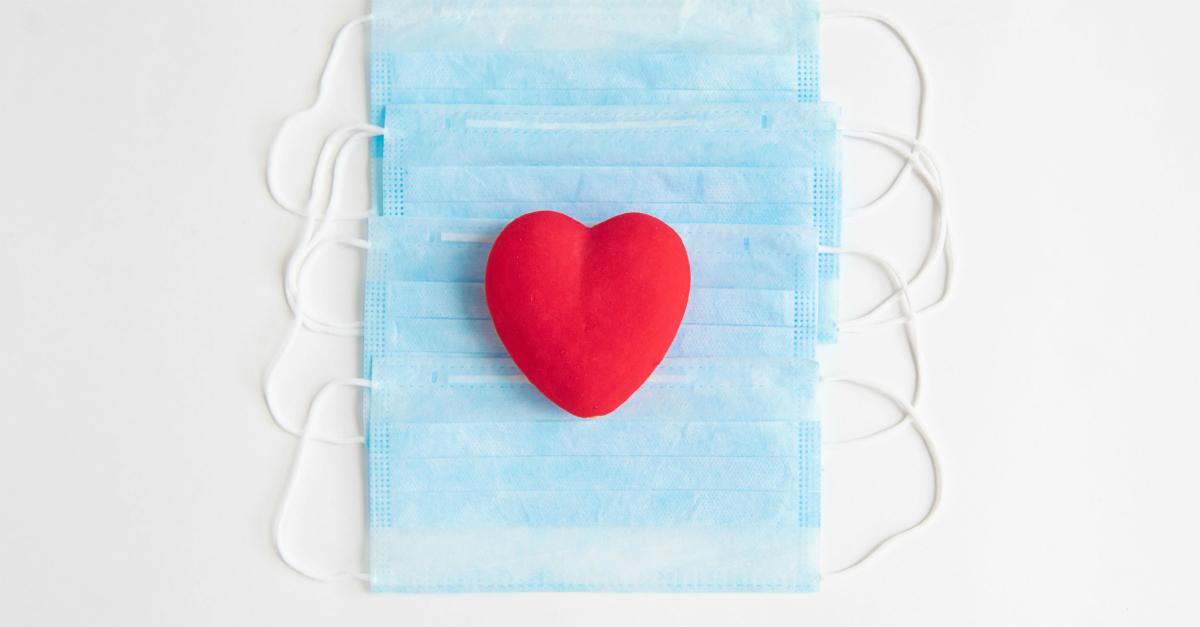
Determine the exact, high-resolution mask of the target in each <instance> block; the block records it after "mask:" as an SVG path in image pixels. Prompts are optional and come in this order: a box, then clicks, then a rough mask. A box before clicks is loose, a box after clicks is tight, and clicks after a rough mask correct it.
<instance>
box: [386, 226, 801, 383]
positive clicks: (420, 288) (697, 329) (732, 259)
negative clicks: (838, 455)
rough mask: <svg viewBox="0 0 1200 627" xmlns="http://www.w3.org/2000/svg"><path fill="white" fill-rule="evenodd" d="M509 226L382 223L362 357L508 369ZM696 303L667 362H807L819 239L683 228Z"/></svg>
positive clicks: (764, 230)
mask: <svg viewBox="0 0 1200 627" xmlns="http://www.w3.org/2000/svg"><path fill="white" fill-rule="evenodd" d="M505 224H506V222H505V221H501V220H470V219H454V218H408V217H383V218H374V219H372V221H371V223H370V227H369V229H370V232H371V248H370V252H369V255H368V262H367V284H366V291H365V293H366V298H365V317H364V320H365V323H364V341H363V347H364V350H363V357H364V369H365V371H366V372H371V371H372V369H371V364H372V362H373V361H374V360H377V359H380V358H386V357H393V356H398V355H403V354H407V353H450V354H456V355H473V356H490V357H504V356H507V353H506V352H505V350H504V346H503V345H502V344H501V343H500V338H499V337H498V336H497V335H496V331H495V329H494V327H493V326H492V322H491V319H490V316H489V315H488V309H487V303H486V301H485V298H484V290H483V280H484V270H485V268H486V265H487V257H488V253H489V251H490V249H491V243H492V242H493V241H494V240H495V238H496V236H497V235H498V234H499V233H500V231H501V230H502V229H503V228H504V226H505ZM673 228H674V229H675V231H676V232H677V233H678V234H679V236H680V238H681V239H682V240H683V243H684V246H685V247H686V248H687V250H688V258H689V262H690V264H691V267H692V277H693V278H692V291H691V295H690V297H689V299H688V308H687V312H686V313H685V315H684V318H683V324H682V325H681V326H680V328H679V330H678V332H677V333H676V336H675V341H674V342H673V343H672V345H671V348H670V350H669V351H668V353H667V356H668V357H801V358H807V359H811V358H812V357H813V353H814V349H815V345H816V308H817V291H816V284H817V251H816V248H817V246H816V234H815V232H814V231H813V229H812V228H811V227H795V226H793V227H780V226H770V227H763V226H747V225H719V224H707V225H705V224H679V225H674V227H673Z"/></svg>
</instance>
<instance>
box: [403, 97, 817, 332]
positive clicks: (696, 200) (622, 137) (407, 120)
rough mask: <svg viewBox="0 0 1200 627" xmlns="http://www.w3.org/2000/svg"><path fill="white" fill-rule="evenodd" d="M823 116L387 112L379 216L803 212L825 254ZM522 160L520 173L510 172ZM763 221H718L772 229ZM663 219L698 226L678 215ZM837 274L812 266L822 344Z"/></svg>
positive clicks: (710, 109) (722, 110)
mask: <svg viewBox="0 0 1200 627" xmlns="http://www.w3.org/2000/svg"><path fill="white" fill-rule="evenodd" d="M835 115H836V109H833V108H830V107H827V106H817V105H722V106H690V107H582V108H580V107H504V108H501V109H499V110H497V109H496V108H494V107H471V106H457V107H444V106H436V107H419V106H411V107H410V106H400V107H389V109H388V133H387V136H386V141H385V150H384V157H383V159H382V164H381V166H380V167H381V170H382V179H383V189H382V207H381V209H382V213H383V214H384V215H402V214H404V213H406V206H407V203H409V202H413V203H419V204H420V203H429V204H436V205H439V206H445V205H448V204H453V203H461V205H462V206H460V207H459V210H458V211H456V212H455V213H454V214H453V215H464V216H470V217H484V216H486V217H491V215H490V214H488V213H472V212H471V210H472V209H473V208H474V207H476V206H478V207H480V208H481V209H482V210H483V211H488V210H491V209H492V207H491V205H492V204H493V203H510V204H512V203H519V202H536V203H552V202H583V203H652V202H662V203H671V204H676V205H680V204H692V205H695V204H706V203H720V204H740V206H742V207H745V208H747V209H755V207H754V206H755V205H760V204H808V203H812V205H813V222H812V224H813V225H814V226H816V227H817V228H818V229H819V230H820V242H821V244H822V245H827V246H828V245H836V243H837V242H839V241H840V225H841V180H840V166H839V164H840V138H839V136H838V133H837V131H836V130H833V126H832V125H833V121H832V120H833V119H834V116H835ZM522 163H526V164H529V165H512V164H522ZM500 164H506V165H500ZM568 213H570V212H568ZM648 213H651V214H652V215H656V214H655V212H653V211H650V212H648ZM705 213H709V212H705ZM764 213H766V212H765V211H752V212H747V213H743V214H741V215H738V216H736V218H733V219H731V220H729V221H731V222H744V223H767V224H777V223H779V222H780V220H779V219H777V218H774V217H770V218H764V217H762V216H763V214H764ZM605 217H611V216H605ZM699 217H702V216H697V218H699ZM664 219H668V220H671V221H672V222H696V221H700V220H698V219H693V217H691V216H687V215H681V214H674V215H671V216H667V217H666V218H664ZM838 268H839V266H838V262H837V259H836V257H835V256H832V255H824V256H822V258H821V264H820V268H819V277H820V281H821V285H820V288H819V289H820V291H821V295H822V297H823V298H822V299H821V301H820V315H819V329H818V333H819V339H820V340H821V341H822V343H830V342H833V341H835V340H836V330H835V327H834V324H835V320H836V318H837V302H838Z"/></svg>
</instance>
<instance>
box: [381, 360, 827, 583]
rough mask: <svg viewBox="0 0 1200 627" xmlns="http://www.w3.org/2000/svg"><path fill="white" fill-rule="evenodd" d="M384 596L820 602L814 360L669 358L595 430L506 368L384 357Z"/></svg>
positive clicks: (506, 364) (594, 423) (498, 363)
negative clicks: (613, 594) (671, 596)
mask: <svg viewBox="0 0 1200 627" xmlns="http://www.w3.org/2000/svg"><path fill="white" fill-rule="evenodd" d="M372 379H373V380H374V381H375V384H374V388H373V389H372V391H371V403H370V415H369V420H368V427H367V449H368V466H369V498H370V527H371V539H370V563H371V576H370V578H371V586H372V590H374V591H377V592H382V591H394V592H501V591H630V592H634V591H641V592H668V591H678V592H703V591H726V592H730V591H759V592H768V591H772V592H808V591H815V590H816V589H817V588H818V586H819V582H820V574H819V568H818V564H819V536H820V450H821V449H820V441H821V436H820V423H819V419H818V417H817V416H818V413H817V411H816V406H815V399H814V396H815V388H816V382H817V365H816V364H815V363H814V362H811V361H805V360H795V359H747V360H738V359H666V360H664V361H663V363H662V364H661V365H660V366H659V368H658V369H657V370H656V371H655V373H654V374H653V375H652V376H651V378H650V380H649V381H647V383H646V384H645V385H643V386H642V388H641V389H640V390H638V392H637V393H635V394H634V395H633V396H632V397H631V398H630V400H629V401H627V402H626V403H625V405H623V406H622V407H621V408H620V409H618V410H617V411H616V412H614V413H613V414H611V415H609V416H606V417H605V418H603V419H597V420H581V419H578V418H574V417H572V416H569V415H568V414H566V413H565V412H563V411H562V410H560V409H559V408H557V407H556V406H554V405H553V404H552V403H550V402H549V401H548V400H546V399H545V398H544V397H543V396H541V394H539V393H538V392H537V390H536V389H534V388H533V386H531V385H529V384H528V382H526V381H525V380H524V378H523V377H522V376H521V373H520V371H519V370H518V369H517V368H516V366H514V365H513V364H512V362H511V361H510V360H507V359H478V358H457V357H445V356H408V357H404V358H394V359H392V358H389V359H384V360H379V361H378V362H377V363H376V365H375V372H374V373H373V376H372Z"/></svg>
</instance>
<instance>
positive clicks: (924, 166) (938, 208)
mask: <svg viewBox="0 0 1200 627" xmlns="http://www.w3.org/2000/svg"><path fill="white" fill-rule="evenodd" d="M843 134H844V135H845V136H847V137H859V138H862V139H866V140H868V141H871V142H874V143H877V144H879V145H881V146H883V147H885V148H887V149H889V150H892V151H893V152H895V153H896V154H897V155H900V156H901V158H904V159H906V160H908V161H909V162H910V163H911V165H912V166H913V171H914V172H916V173H917V176H918V177H919V178H920V179H921V181H922V182H923V183H924V184H925V186H926V187H927V188H928V189H929V193H930V195H931V196H932V197H933V203H934V214H935V216H936V229H937V232H936V234H935V236H934V238H933V241H932V242H931V244H930V247H929V251H928V253H927V254H926V256H925V260H924V261H923V262H922V264H921V267H920V268H919V269H918V270H917V272H916V274H915V275H914V276H913V278H912V279H910V280H909V284H910V285H912V284H914V283H916V282H917V281H919V280H920V279H921V278H922V277H923V276H925V272H926V271H927V270H928V269H929V268H930V267H931V265H932V262H933V260H934V259H936V258H937V253H938V252H939V251H941V252H942V253H943V256H944V258H945V261H946V276H945V281H944V284H943V286H942V293H941V295H940V296H939V297H938V299H937V300H936V301H934V302H933V303H932V304H930V305H927V306H926V307H923V308H922V309H921V310H920V311H919V312H918V313H920V312H926V311H930V310H932V309H933V308H935V307H937V306H939V305H941V304H942V303H943V302H945V301H946V300H947V299H948V298H949V296H950V294H951V293H952V291H953V285H954V283H953V279H954V254H953V252H952V249H951V246H950V218H949V211H948V207H947V204H946V201H945V191H944V189H943V187H942V182H941V173H940V170H939V168H938V166H937V162H936V161H935V160H934V158H933V156H932V155H931V154H930V153H929V150H928V148H927V147H925V146H924V144H921V143H920V142H919V141H917V140H915V139H913V138H909V137H905V136H903V135H900V134H898V133H894V132H892V131H887V130H874V129H872V130H859V129H844V130H843ZM906 145H907V146H908V148H905V146H906ZM910 150H912V151H914V152H910ZM898 295H899V292H893V293H892V294H891V295H889V296H888V297H887V298H884V299H883V300H882V301H880V302H879V304H877V305H876V306H875V307H874V308H872V309H871V310H870V311H869V312H867V313H865V314H863V315H861V316H858V317H857V318H853V319H851V320H843V321H841V322H839V323H838V324H837V326H838V329H839V330H845V331H847V332H850V333H856V332H864V331H869V330H874V329H877V328H882V327H886V326H891V325H893V324H897V323H898V322H902V321H903V319H902V318H901V319H893V320H888V321H884V322H878V323H866V322H864V321H865V320H866V319H867V318H870V317H872V316H874V315H875V314H877V313H878V312H880V311H881V310H882V309H883V308H884V307H885V306H887V304H888V303H890V302H891V301H892V299H894V298H896V297H897V296H898Z"/></svg>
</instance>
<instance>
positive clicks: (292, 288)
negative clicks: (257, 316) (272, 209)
mask: <svg viewBox="0 0 1200 627" xmlns="http://www.w3.org/2000/svg"><path fill="white" fill-rule="evenodd" d="M358 127H361V129H362V130H358V131H357V132H355V133H354V134H353V135H352V136H350V137H349V138H348V139H347V140H346V141H345V142H344V143H342V144H341V146H340V147H339V148H338V151H337V157H336V158H335V159H334V160H333V165H332V168H331V178H332V183H331V185H330V195H329V201H328V202H327V203H326V205H325V210H324V214H323V215H321V216H318V215H317V212H316V211H315V207H314V206H310V207H309V209H310V211H309V213H308V215H307V216H306V217H305V222H304V231H303V233H302V234H301V237H300V242H299V243H298V244H297V245H296V248H295V250H294V251H293V252H292V255H291V257H290V258H289V259H288V263H287V266H286V269H285V270H284V297H285V298H286V299H287V302H288V307H289V308H290V309H291V310H292V312H293V313H294V312H295V311H296V309H297V305H296V292H297V291H298V290H299V278H298V277H299V269H300V266H302V265H303V264H304V262H305V259H306V258H307V257H308V255H309V254H311V253H312V250H313V248H315V247H316V246H317V244H318V242H320V241H321V240H322V239H324V238H325V234H326V232H327V231H328V230H329V228H330V226H331V225H332V223H333V221H334V219H336V218H334V215H335V212H334V207H335V206H336V205H335V204H334V202H333V199H334V198H337V192H338V190H340V189H341V182H342V181H344V180H345V176H344V175H343V174H342V172H343V170H344V168H345V159H346V155H347V154H348V149H349V147H350V146H351V145H352V144H353V143H354V142H355V141H357V140H360V139H365V138H367V137H374V136H377V135H382V134H383V133H384V129H382V128H380V127H378V126H372V125H370V124H362V125H358ZM356 128H357V127H356ZM335 133H336V131H335ZM331 137H332V136H331ZM323 152H324V151H323ZM368 216H369V214H363V215H361V216H358V217H356V218H354V219H365V218H366V217H368ZM318 220H320V221H321V224H320V226H319V227H318V226H317V221H318ZM306 326H307V327H308V328H310V329H312V330H313V331H317V332H320V333H329V334H332V335H357V334H360V333H361V329H362V322H361V321H355V322H339V323H330V322H325V321H322V320H319V319H316V318H315V317H313V316H308V320H307V321H306Z"/></svg>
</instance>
